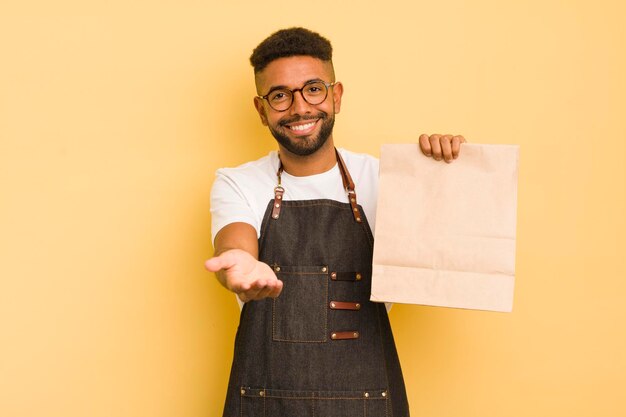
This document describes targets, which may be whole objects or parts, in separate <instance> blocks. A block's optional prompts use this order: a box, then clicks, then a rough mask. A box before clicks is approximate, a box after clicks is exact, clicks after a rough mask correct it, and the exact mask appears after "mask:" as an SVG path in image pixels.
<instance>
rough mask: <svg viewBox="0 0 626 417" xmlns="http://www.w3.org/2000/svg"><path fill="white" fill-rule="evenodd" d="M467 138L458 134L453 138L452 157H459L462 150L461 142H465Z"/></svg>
mask: <svg viewBox="0 0 626 417" xmlns="http://www.w3.org/2000/svg"><path fill="white" fill-rule="evenodd" d="M465 142H466V141H465V138H464V137H463V136H460V135H457V136H454V137H453V138H452V158H454V159H456V158H458V157H459V152H460V151H461V144H462V143H465Z"/></svg>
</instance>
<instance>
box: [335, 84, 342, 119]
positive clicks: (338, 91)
mask: <svg viewBox="0 0 626 417" xmlns="http://www.w3.org/2000/svg"><path fill="white" fill-rule="evenodd" d="M332 88H333V104H334V106H335V114H337V113H339V111H340V110H341V96H343V84H341V83H340V82H337V83H335V85H333V87H332Z"/></svg>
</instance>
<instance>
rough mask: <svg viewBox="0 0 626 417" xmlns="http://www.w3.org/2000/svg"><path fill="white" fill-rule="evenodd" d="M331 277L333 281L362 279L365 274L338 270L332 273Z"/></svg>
mask: <svg viewBox="0 0 626 417" xmlns="http://www.w3.org/2000/svg"><path fill="white" fill-rule="evenodd" d="M330 279H332V280H333V281H361V280H362V279H363V274H361V273H360V272H336V271H333V272H331V273H330Z"/></svg>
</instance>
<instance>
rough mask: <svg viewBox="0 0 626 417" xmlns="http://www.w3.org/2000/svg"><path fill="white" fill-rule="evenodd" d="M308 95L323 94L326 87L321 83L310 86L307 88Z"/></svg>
mask: <svg viewBox="0 0 626 417" xmlns="http://www.w3.org/2000/svg"><path fill="white" fill-rule="evenodd" d="M306 93H307V94H311V95H317V94H323V93H324V86H323V85H320V83H315V84H310V85H308V86H307V87H306Z"/></svg>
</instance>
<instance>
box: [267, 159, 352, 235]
mask: <svg viewBox="0 0 626 417" xmlns="http://www.w3.org/2000/svg"><path fill="white" fill-rule="evenodd" d="M335 155H336V156H337V164H338V165H339V172H340V173H341V181H342V182H343V188H344V189H345V190H346V192H347V193H348V201H349V202H350V207H351V209H352V215H353V216H354V220H355V221H356V222H357V223H362V222H363V216H361V212H360V211H359V207H358V206H357V201H356V191H354V181H352V177H351V176H350V172H348V168H347V167H346V163H345V162H344V161H343V158H342V157H341V154H340V153H339V151H338V150H337V148H335ZM282 173H283V163H282V161H281V160H280V157H279V158H278V171H277V172H276V176H277V177H278V185H277V186H276V187H275V188H274V206H273V207H272V219H274V220H276V219H278V218H279V217H280V208H281V207H282V202H283V195H284V194H285V189H284V188H283V187H282V185H281V181H280V176H281V174H282Z"/></svg>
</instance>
